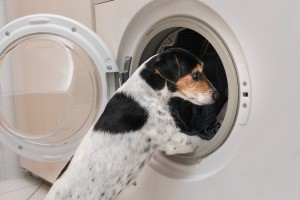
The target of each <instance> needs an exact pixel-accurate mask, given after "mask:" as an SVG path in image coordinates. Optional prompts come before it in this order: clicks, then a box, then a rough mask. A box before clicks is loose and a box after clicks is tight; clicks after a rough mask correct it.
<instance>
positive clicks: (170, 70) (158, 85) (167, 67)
mask: <svg viewBox="0 0 300 200" xmlns="http://www.w3.org/2000/svg"><path fill="white" fill-rule="evenodd" d="M145 65H146V66H145V69H144V70H143V71H142V72H141V76H142V77H143V78H144V79H145V80H146V81H147V82H148V84H149V85H150V86H151V87H152V88H153V89H155V90H161V89H163V88H164V87H165V86H167V88H168V90H169V91H170V97H172V96H178V97H181V98H183V99H185V100H187V101H190V102H192V103H194V104H197V105H207V104H212V103H214V102H215V100H216V98H217V95H218V93H217V92H216V90H215V89H214V88H213V86H212V85H211V84H210V82H209V81H208V80H207V78H206V76H205V75H204V72H203V66H204V64H203V62H201V61H200V60H199V59H198V58H197V57H196V56H194V55H193V54H191V53H190V52H188V51H186V50H183V49H179V48H172V49H169V50H166V51H164V52H162V53H160V54H158V55H156V56H154V57H153V58H152V59H150V60H149V61H148V62H147V63H146V64H145Z"/></svg>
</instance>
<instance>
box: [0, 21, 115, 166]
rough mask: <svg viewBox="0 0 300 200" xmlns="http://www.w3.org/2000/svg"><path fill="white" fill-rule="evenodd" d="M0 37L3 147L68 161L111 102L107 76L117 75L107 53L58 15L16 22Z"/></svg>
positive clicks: (37, 157)
mask: <svg viewBox="0 0 300 200" xmlns="http://www.w3.org/2000/svg"><path fill="white" fill-rule="evenodd" d="M0 38H1V39H0V140H1V142H3V143H4V144H5V145H7V146H8V147H10V148H11V149H12V150H13V151H15V152H17V153H18V154H20V155H21V156H23V157H26V158H29V159H33V160H39V161H63V160H67V159H69V158H70V156H72V154H73V153H74V151H75V149H76V147H77V145H78V144H79V142H80V140H81V138H82V137H83V135H84V134H85V133H86V132H87V131H88V130H89V129H90V128H91V126H92V124H93V122H94V121H95V119H97V118H98V117H99V115H100V113H101V111H102V110H103V109H104V106H105V104H106V102H107V99H108V98H109V96H108V91H109V88H108V84H107V81H108V78H107V77H110V75H111V74H112V73H113V72H117V71H118V68H117V66H116V64H115V62H114V60H113V59H112V56H111V54H110V52H109V51H108V49H107V47H106V45H105V44H104V43H103V42H102V41H101V39H99V38H98V37H97V35H96V34H95V33H94V32H92V31H90V30H89V29H88V28H86V27H85V26H83V25H82V24H80V23H78V22H76V21H74V20H71V19H68V18H65V17H62V16H56V15H31V16H26V17H23V18H20V19H18V20H16V21H14V22H12V23H10V24H8V25H6V26H5V27H3V28H2V29H1V31H0ZM110 73H111V74H110ZM109 86H110V87H114V86H113V85H109Z"/></svg>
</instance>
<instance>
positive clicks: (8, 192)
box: [0, 183, 43, 196]
mask: <svg viewBox="0 0 300 200" xmlns="http://www.w3.org/2000/svg"><path fill="white" fill-rule="evenodd" d="M39 184H43V183H39ZM39 184H32V185H27V186H24V187H20V188H17V189H15V190H11V191H8V192H4V193H1V194H0V196H1V195H4V194H8V193H11V192H15V191H18V190H22V189H25V188H28V187H32V186H35V185H39Z"/></svg>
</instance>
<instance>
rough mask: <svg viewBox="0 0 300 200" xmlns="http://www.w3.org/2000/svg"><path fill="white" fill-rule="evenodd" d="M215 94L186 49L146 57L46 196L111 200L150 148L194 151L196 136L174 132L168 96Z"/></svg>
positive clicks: (206, 97)
mask: <svg viewBox="0 0 300 200" xmlns="http://www.w3.org/2000/svg"><path fill="white" fill-rule="evenodd" d="M214 94H215V90H214V89H213V87H212V86H211V84H210V83H209V82H208V80H207V79H206V77H205V75H204V74H203V63H201V62H200V61H199V60H198V59H197V58H196V57H195V56H194V55H192V54H191V53H189V52H187V51H185V50H182V49H170V50H167V51H165V52H163V53H161V54H159V55H156V56H154V57H152V58H150V59H149V60H148V61H146V62H145V63H144V64H142V65H141V66H140V67H139V68H138V69H137V70H136V71H135V73H134V74H133V75H132V76H131V77H130V78H129V79H128V81H127V82H126V83H125V84H124V85H123V86H122V87H121V88H119V89H118V90H117V92H116V93H115V95H114V96H113V97H112V99H111V100H110V101H109V102H108V104H107V106H106V108H105V110H104V112H103V113H102V115H101V117H100V118H99V120H98V121H97V123H96V124H95V126H94V127H93V128H92V129H91V130H90V131H89V132H88V133H87V134H86V135H85V137H84V138H83V140H82V142H81V144H80V145H79V147H78V149H77V150H76V152H75V154H74V156H73V158H72V161H71V162H70V163H69V165H68V166H66V168H65V169H64V170H63V172H62V176H60V177H59V178H58V179H57V180H56V182H55V183H54V184H53V186H52V188H51V189H50V191H49V193H48V195H47V197H46V200H54V199H55V200H68V199H84V200H95V199H99V200H113V199H115V198H116V197H117V196H118V194H119V193H120V192H121V191H122V190H123V189H124V188H125V187H126V186H127V185H128V184H130V183H131V182H132V181H133V180H134V179H135V178H136V176H137V175H138V173H139V171H140V170H141V169H142V168H143V166H144V165H145V164H147V162H148V161H149V159H150V158H151V155H152V154H153V153H154V152H155V151H161V152H164V153H166V154H169V155H171V154H177V153H181V154H182V153H189V152H193V151H194V150H195V149H196V147H197V141H198V140H200V139H199V138H198V137H196V136H193V137H192V136H187V135H186V134H184V133H181V132H180V131H179V129H178V128H177V127H176V125H175V121H174V120H173V118H172V117H171V115H170V113H169V110H168V100H169V99H170V98H171V97H174V96H178V97H181V98H183V99H186V100H188V101H190V102H192V103H194V104H198V105H205V104H211V103H213V102H214V96H215V95H214ZM195 137H196V138H195Z"/></svg>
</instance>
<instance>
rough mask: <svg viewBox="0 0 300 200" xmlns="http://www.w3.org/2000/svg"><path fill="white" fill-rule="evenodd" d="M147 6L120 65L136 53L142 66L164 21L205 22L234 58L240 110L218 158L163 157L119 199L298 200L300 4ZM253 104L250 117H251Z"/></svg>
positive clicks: (175, 1)
mask: <svg viewBox="0 0 300 200" xmlns="http://www.w3.org/2000/svg"><path fill="white" fill-rule="evenodd" d="M145 2H146V1H145ZM127 3H128V1H127ZM147 3H149V2H148V1H147ZM147 3H145V7H144V8H143V9H142V10H140V12H138V13H137V15H136V17H135V18H133V19H132V21H131V23H130V24H129V25H128V29H127V30H126V31H125V33H124V35H123V40H122V42H121V45H120V50H119V55H118V61H119V62H122V58H123V57H124V56H125V55H126V56H127V55H128V54H129V55H130V54H131V55H133V57H135V56H137V55H138V56H137V58H136V59H137V61H135V60H134V59H133V65H134V66H137V64H135V62H136V63H138V62H139V58H138V57H141V54H142V50H143V49H144V48H145V47H146V46H147V45H145V44H147V43H148V41H150V40H151V38H149V37H148V36H149V35H151V34H153V33H154V32H155V31H157V29H155V28H154V27H155V26H156V25H157V24H159V23H160V22H161V21H164V20H166V19H171V18H174V17H179V18H185V19H188V18H189V19H193V20H196V21H199V22H204V23H205V24H207V25H208V27H210V28H211V29H212V30H214V32H215V33H216V34H217V35H218V36H219V37H220V38H221V39H222V41H223V42H224V43H225V44H226V45H225V46H226V47H227V48H228V49H229V52H230V55H231V57H232V59H233V62H234V65H235V69H236V72H237V76H238V84H239V104H238V105H239V110H238V114H237V120H236V122H235V123H234V126H233V127H232V130H231V133H230V135H229V136H228V138H227V139H226V140H225V141H224V143H223V144H222V145H221V146H220V147H219V148H218V149H217V150H216V151H214V152H213V153H212V154H210V155H209V156H207V157H205V158H204V159H202V160H201V161H200V162H199V163H197V164H196V165H191V166H186V165H182V164H179V165H177V164H176V163H174V162H172V161H171V162H170V161H169V160H167V159H165V157H163V156H161V154H159V155H157V157H155V158H154V159H153V160H152V161H151V162H152V163H151V167H147V168H146V169H145V170H144V171H143V172H142V173H141V175H140V176H139V177H138V179H137V181H136V183H135V185H134V186H131V187H130V189H129V190H127V191H125V192H124V193H122V194H121V195H122V196H121V197H120V198H119V199H134V198H137V199H138V198H144V199H147V200H148V199H149V200H150V199H151V200H152V199H182V200H183V199H211V200H216V199H247V200H248V199H249V200H250V199H261V200H263V199H278V200H279V199H284V198H288V199H293V200H296V199H298V198H299V176H298V175H299V156H297V155H298V153H299V136H298V135H299V134H298V133H299V123H298V122H297V120H299V112H298V110H299V109H298V105H299V93H297V92H294V89H296V90H297V91H298V87H299V83H297V81H296V80H298V79H297V78H296V76H298V74H299V67H298V64H297V63H298V61H297V59H298V57H297V54H299V52H300V51H299V47H300V46H299V45H297V44H299V30H300V28H299V24H300V23H298V22H299V12H297V10H299V7H300V4H299V2H297V1H290V2H289V3H287V2H283V1H277V2H276V3H275V4H274V2H272V1H264V2H263V3H262V2H260V1H251V2H250V1H249V2H246V3H245V2H240V1H237V0H230V1H226V2H222V3H220V2H219V1H211V0H207V1H206V0H203V1H202V0H199V1H198V0H197V1H196V0H190V1H184V2H183V1H180V0H165V1H151V2H150V3H149V4H147ZM270 5H272V6H270ZM166 10H167V11H168V12H165V11H166ZM266 10H267V12H266ZM177 26H178V28H182V26H179V25H177ZM149 27H150V28H149ZM160 28H161V31H163V30H166V29H168V28H170V27H169V26H168V24H167V25H166V26H165V27H160ZM173 28H174V27H173ZM175 28H176V27H175ZM135 30H139V31H137V32H135ZM154 35H155V34H154ZM147 39H148V41H145V40H147ZM142 45H144V46H143V47H141V46H142ZM124 54H125V55H124ZM244 69H245V70H244ZM287 72H288V73H287ZM283 74H284V75H283ZM274 77H281V78H280V80H279V81H276V80H274ZM245 80H246V82H245ZM247 80H249V81H250V82H248V81H247ZM284 88H285V89H284ZM247 93H248V94H247ZM282 93H284V94H283V95H282ZM247 95H250V96H249V97H250V98H247ZM249 100H250V101H249ZM248 103H250V106H251V107H250V110H249V111H250V112H248V113H245V112H244V111H245V110H244V108H245V107H246V108H247V106H248V105H249V104H248ZM248 108H249V107H248ZM163 167H164V168H165V169H162V168H163ZM178 179H184V180H185V181H181V180H178Z"/></svg>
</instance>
